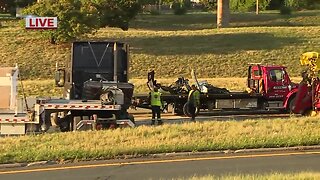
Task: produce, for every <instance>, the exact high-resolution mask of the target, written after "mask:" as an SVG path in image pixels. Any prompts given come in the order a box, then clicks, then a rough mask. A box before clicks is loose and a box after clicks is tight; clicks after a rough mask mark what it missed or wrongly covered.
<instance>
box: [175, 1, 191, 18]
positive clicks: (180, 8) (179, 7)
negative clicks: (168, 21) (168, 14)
mask: <svg viewBox="0 0 320 180" xmlns="http://www.w3.org/2000/svg"><path fill="white" fill-rule="evenodd" d="M172 9H173V12H174V14H175V15H183V14H186V13H187V8H186V6H185V5H184V3H183V2H181V1H180V2H179V1H175V2H173V3H172Z"/></svg>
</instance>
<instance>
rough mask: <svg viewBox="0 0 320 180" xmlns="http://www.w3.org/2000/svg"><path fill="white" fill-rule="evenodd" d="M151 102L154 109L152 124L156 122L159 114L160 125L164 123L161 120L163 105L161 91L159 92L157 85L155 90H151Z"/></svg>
mask: <svg viewBox="0 0 320 180" xmlns="http://www.w3.org/2000/svg"><path fill="white" fill-rule="evenodd" d="M150 104H151V109H152V119H151V125H154V124H155V120H156V116H157V122H158V125H161V124H163V122H162V120H161V107H162V100H161V93H160V92H158V88H157V87H154V90H153V91H151V92H150Z"/></svg>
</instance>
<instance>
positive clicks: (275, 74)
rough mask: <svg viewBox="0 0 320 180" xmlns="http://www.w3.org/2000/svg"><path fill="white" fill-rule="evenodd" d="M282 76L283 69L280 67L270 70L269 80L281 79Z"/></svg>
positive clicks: (276, 80)
mask: <svg viewBox="0 0 320 180" xmlns="http://www.w3.org/2000/svg"><path fill="white" fill-rule="evenodd" d="M283 77H284V74H283V71H282V70H281V69H273V70H270V80H271V81H275V82H278V81H282V80H283Z"/></svg>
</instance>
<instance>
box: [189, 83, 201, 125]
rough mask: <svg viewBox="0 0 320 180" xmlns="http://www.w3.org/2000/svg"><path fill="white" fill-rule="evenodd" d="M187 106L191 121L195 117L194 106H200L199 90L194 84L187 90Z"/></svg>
mask: <svg viewBox="0 0 320 180" xmlns="http://www.w3.org/2000/svg"><path fill="white" fill-rule="evenodd" d="M188 106H189V112H190V114H191V121H194V120H195V117H196V108H197V107H198V108H199V106H200V91H199V90H198V89H197V87H196V86H195V85H194V84H193V85H192V86H191V91H189V96H188Z"/></svg>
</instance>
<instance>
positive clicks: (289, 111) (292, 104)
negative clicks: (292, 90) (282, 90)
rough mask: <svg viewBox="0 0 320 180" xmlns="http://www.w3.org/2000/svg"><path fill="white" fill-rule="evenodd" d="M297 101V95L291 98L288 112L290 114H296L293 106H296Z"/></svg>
mask: <svg viewBox="0 0 320 180" xmlns="http://www.w3.org/2000/svg"><path fill="white" fill-rule="evenodd" d="M295 101H296V97H293V98H291V99H290V101H289V106H288V109H287V112H288V113H290V114H294V112H293V108H294V103H295Z"/></svg>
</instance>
